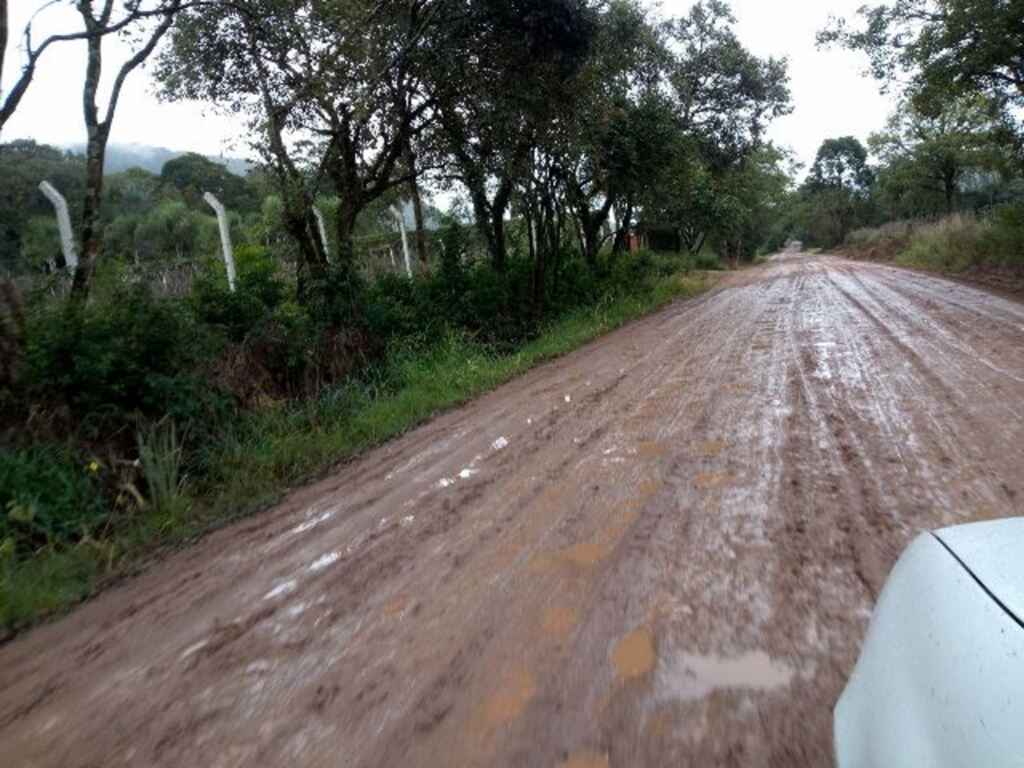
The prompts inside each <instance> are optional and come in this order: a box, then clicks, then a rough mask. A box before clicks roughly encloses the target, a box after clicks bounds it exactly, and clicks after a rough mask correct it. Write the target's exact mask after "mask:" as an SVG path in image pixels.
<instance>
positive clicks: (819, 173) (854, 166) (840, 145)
mask: <svg viewBox="0 0 1024 768" xmlns="http://www.w3.org/2000/svg"><path fill="white" fill-rule="evenodd" d="M867 160H868V151H867V149H866V148H865V147H864V145H863V144H861V142H860V141H858V140H857V139H856V138H855V137H853V136H842V137H839V138H836V139H826V140H825V141H824V142H822V144H821V146H820V147H819V148H818V153H817V155H816V157H815V159H814V164H813V165H812V166H811V169H810V172H809V173H808V174H807V179H806V180H805V181H804V184H803V187H802V188H801V190H800V194H801V197H802V206H801V210H802V220H803V224H804V234H803V236H804V238H805V239H806V240H807V241H808V242H812V243H815V244H817V245H821V246H824V247H831V246H834V245H838V244H840V243H842V242H843V240H844V239H845V237H846V235H847V234H848V233H849V232H850V231H851V230H852V229H853V228H854V227H855V226H857V225H858V224H860V223H862V222H863V220H864V218H865V209H866V208H867V206H868V196H869V192H870V189H871V185H872V184H873V183H874V180H875V176H874V173H873V172H872V170H871V168H870V167H869V166H868V162H867Z"/></svg>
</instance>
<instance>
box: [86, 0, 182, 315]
mask: <svg viewBox="0 0 1024 768" xmlns="http://www.w3.org/2000/svg"><path fill="white" fill-rule="evenodd" d="M184 5H185V2H184V0H160V3H159V5H158V6H157V7H155V8H153V9H151V10H150V11H147V12H146V13H145V15H140V14H141V13H142V12H141V10H140V9H141V7H142V6H141V4H140V3H139V2H136V1H135V0H126V2H125V7H126V9H127V16H126V18H132V17H133V16H134V19H133V22H132V23H133V24H134V25H135V26H134V27H132V30H133V32H134V38H135V41H136V46H135V47H134V48H133V50H132V54H131V55H130V56H129V57H128V59H126V60H125V61H124V62H122V63H121V66H120V67H119V68H118V69H117V73H116V74H115V75H114V80H113V84H112V85H111V87H110V93H109V95H108V96H107V104H106V108H101V107H100V104H99V101H100V97H99V91H100V77H101V74H102V70H103V41H104V37H105V35H106V34H108V33H109V30H110V29H111V28H112V27H114V26H116V23H115V20H114V11H115V8H114V0H101V4H100V5H99V7H97V6H96V5H95V4H94V2H93V0H78V2H77V5H76V9H77V10H78V13H79V15H80V16H81V18H82V23H83V26H84V30H85V33H86V36H85V42H86V51H87V58H86V65H85V84H84V86H83V89H82V113H83V116H84V118H85V132H86V143H85V200H84V202H83V204H82V226H81V255H80V257H79V261H78V267H77V268H76V269H75V276H74V280H73V281H72V284H71V300H72V302H73V303H76V304H81V303H82V302H83V301H84V300H85V299H86V297H87V296H88V294H89V283H90V281H91V279H92V274H93V271H94V269H95V267H96V257H97V256H98V255H99V253H100V246H101V243H102V239H103V230H102V227H101V226H100V217H101V211H102V206H103V164H104V159H105V156H106V151H107V142H108V141H109V139H110V129H111V127H113V123H114V115H115V114H116V112H117V104H118V100H119V99H120V97H121V91H122V89H123V88H124V85H125V82H126V81H127V80H128V77H129V76H130V75H131V74H132V73H133V72H134V71H135V70H137V69H138V68H139V67H140V66H141V65H142V64H143V63H144V62H145V61H146V59H148V58H149V57H150V55H151V54H152V53H153V51H154V50H155V49H156V46H157V44H158V43H159V42H160V40H161V39H162V38H163V37H164V35H166V34H167V31H168V30H169V29H170V28H171V24H172V23H173V21H174V17H175V15H176V14H177V13H178V12H179V11H180V10H181V9H182V8H183V6H184ZM125 28H127V26H126V27H122V29H125Z"/></svg>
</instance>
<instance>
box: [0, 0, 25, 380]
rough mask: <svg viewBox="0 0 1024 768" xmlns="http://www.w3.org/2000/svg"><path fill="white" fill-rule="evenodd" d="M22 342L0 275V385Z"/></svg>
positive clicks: (14, 297)
mask: <svg viewBox="0 0 1024 768" xmlns="http://www.w3.org/2000/svg"><path fill="white" fill-rule="evenodd" d="M0 2H2V0H0ZM24 342H25V305H24V303H23V302H22V300H21V294H20V293H18V288H17V286H15V285H14V281H13V280H10V279H9V278H7V277H5V276H4V275H0V385H11V384H14V383H16V382H17V379H18V362H19V358H20V357H21V350H22V348H23V346H24Z"/></svg>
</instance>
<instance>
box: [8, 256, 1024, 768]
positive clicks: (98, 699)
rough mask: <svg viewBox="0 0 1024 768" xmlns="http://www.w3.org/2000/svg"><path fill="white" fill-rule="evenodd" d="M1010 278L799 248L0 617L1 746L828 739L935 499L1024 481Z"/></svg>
mask: <svg viewBox="0 0 1024 768" xmlns="http://www.w3.org/2000/svg"><path fill="white" fill-rule="evenodd" d="M1022 444H1024V304H1021V303H1017V302H1014V301H1012V300H1008V299H1004V298H1000V297H998V296H994V295H991V294H987V293H984V292H982V291H979V290H976V289H973V288H970V287H967V286H964V285H961V284H957V283H952V282H948V281H944V280H941V279H937V278H932V277H928V276H924V275H920V274H916V273H911V272H904V271H900V270H897V269H893V268H890V267H886V266H881V265H877V264H869V263H854V262H849V261H844V260H839V259H830V258H809V257H804V256H800V255H796V254H786V255H783V256H781V257H777V258H775V259H773V260H771V261H769V262H768V263H766V264H764V265H762V266H759V267H756V268H752V269H749V270H745V271H742V272H739V273H736V274H733V275H731V276H730V277H729V278H727V279H726V280H725V281H723V282H722V283H721V284H720V286H719V287H718V288H716V289H715V290H714V291H713V292H711V293H710V294H706V295H705V296H703V297H701V298H699V299H696V300H693V301H687V302H681V303H677V304H674V305H672V306H670V307H668V308H667V309H665V310H663V311H661V312H659V313H657V314H655V315H652V316H650V317H648V318H646V319H644V320H642V321H640V322H637V323H634V324H632V325H630V326H629V327H626V328H623V329H621V330H619V331H617V332H615V333H612V334H610V335H608V336H606V337H605V338H603V339H601V340H599V341H597V342H596V343H594V344H591V345H589V346H588V347H586V348H583V349H581V350H578V351H577V352H575V353H573V354H571V355H568V356H567V357H564V358H562V359H560V360H557V361H554V362H552V363H550V364H547V365H544V366H542V367H540V368H538V369H536V370H534V371H532V372H530V373H528V374H527V375H525V376H523V377H521V378H519V379H517V380H516V381H514V382H511V383H510V384H508V385H506V386H504V387H502V388H501V389H499V390H497V391H495V392H493V393H491V394H489V395H487V396H485V397H483V398H481V399H479V400H477V401H475V402H474V403H472V404H470V405H469V406H467V407H465V408H462V409H459V410H457V411H453V412H450V413H447V414H444V415H442V416H441V417H439V418H437V419H435V420H434V421H432V422H431V423H429V424H427V425H424V426H423V427H421V428H419V429H416V430H414V431H412V432H410V433H408V434H406V435H405V436H403V437H401V438H400V439H398V440H395V441H393V442H391V443H389V444H387V445H385V446H382V447H381V448H379V449H377V450H375V451H372V452H371V453H369V454H368V455H366V456H365V457H363V458H362V459H361V460H359V461H358V462H355V463H353V464H350V465H348V466H346V467H344V468H342V469H341V470H339V471H338V472H336V473H334V474H333V475H331V476H330V477H327V478H326V479H324V480H322V481H321V482H318V483H317V484H315V485H312V486H310V487H308V488H305V489H303V490H301V491H299V492H297V493H295V494H294V495H293V496H292V497H291V498H289V499H288V500H287V501H286V502H284V503H283V504H281V505H279V506H277V507H276V508H274V509H271V510H269V511H267V512H266V513H264V514H262V515H259V516H258V517H255V518H252V519H249V520H247V521H244V522H242V523H239V524H237V525H234V526H232V527H230V528H227V529H224V530H222V531H219V532H217V533H215V534H213V535H211V536H209V537H208V538H206V539H205V540H203V541H202V542H200V543H199V544H197V545H196V546H194V547H192V548H190V549H188V550H186V551H183V552H180V553H177V554H175V555H173V556H170V557H168V558H166V559H165V560H163V561H162V562H160V563H158V564H156V565H154V566H153V567H152V568H150V569H149V570H147V571H146V572H145V573H143V574H141V575H140V576H138V577H137V578H135V579H133V580H131V581H129V582H127V583H125V584H122V585H120V586H118V587H116V588H114V589H111V590H109V591H107V592H106V593H104V594H102V595H101V596H99V597H98V598H96V599H95V600H93V601H91V602H89V603H88V604H86V605H84V606H82V607H81V608H80V609H78V610H77V611H75V612H74V613H73V614H71V615H69V616H67V617H65V618H64V619H62V620H60V621H57V622H54V623H52V624H50V625H47V626H43V627H40V628H38V629H37V630H35V631H32V632H29V633H27V634H25V635H23V636H21V637H18V638H16V639H15V640H14V641H13V642H10V643H8V644H7V645H5V646H4V647H2V648H0V764H3V765H5V766H61V767H64V768H66V767H70V766H99V765H103V766H128V765H132V766H136V765H159V766H179V765H204V766H242V765H304V766H338V765H345V766H392V765H395V766H398V765H415V766H435V765H436V766H452V765H459V766H472V765H487V766H490V765H496V766H559V765H567V766H661V765H695V766H697V765H699V766H718V765H721V766H741V765H743V766H746V765H766V766H791V765H810V766H818V765H820V766H825V765H829V764H830V743H831V730H830V729H831V725H830V720H831V709H832V706H833V704H834V703H835V700H836V698H837V696H838V694H839V692H840V690H841V689H842V686H843V684H844V682H845V680H846V678H847V676H848V675H849V673H850V671H851V669H852V666H853V663H854V661H855V659H856V655H857V653H858V650H859V647H860V643H861V640H862V637H863V633H864V630H865V628H866V626H867V622H868V619H869V616H870V611H871V609H872V606H873V604H874V600H875V597H876V596H877V594H878V590H879V589H880V587H881V585H882V583H883V582H884V579H885V577H886V575H887V573H888V571H889V569H890V568H891V566H892V564H893V562H894V561H895V558H896V557H897V556H898V554H899V553H900V551H901V550H902V548H903V547H904V546H905V545H906V543H907V542H908V541H909V540H910V539H911V538H912V537H913V536H914V535H915V534H916V533H917V532H918V531H920V530H923V529H927V528H932V527H937V526H943V525H950V524H956V523H962V522H968V521H971V520H978V519H985V518H991V517H998V516H1005V515H1011V514H1016V513H1019V512H1021V511H1022V510H1024V501H1022V499H1024V451H1021V448H1020V446H1021V445H1022Z"/></svg>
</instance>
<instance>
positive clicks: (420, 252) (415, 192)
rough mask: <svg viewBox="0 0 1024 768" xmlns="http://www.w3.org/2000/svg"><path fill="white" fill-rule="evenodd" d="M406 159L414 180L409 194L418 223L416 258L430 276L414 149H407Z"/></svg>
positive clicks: (410, 185)
mask: <svg viewBox="0 0 1024 768" xmlns="http://www.w3.org/2000/svg"><path fill="white" fill-rule="evenodd" d="M405 152H406V157H407V161H408V164H409V172H410V173H411V174H412V180H411V181H410V182H409V193H410V195H411V196H412V215H413V218H414V219H415V221H416V256H417V257H418V258H419V260H420V267H421V272H422V273H423V274H424V275H429V274H430V254H429V253H428V251H427V231H426V228H425V227H424V226H423V199H422V197H421V196H420V181H419V172H418V171H417V169H416V156H415V155H414V154H413V152H412V149H411V148H409V147H408V146H407V147H406V150H405Z"/></svg>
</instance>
